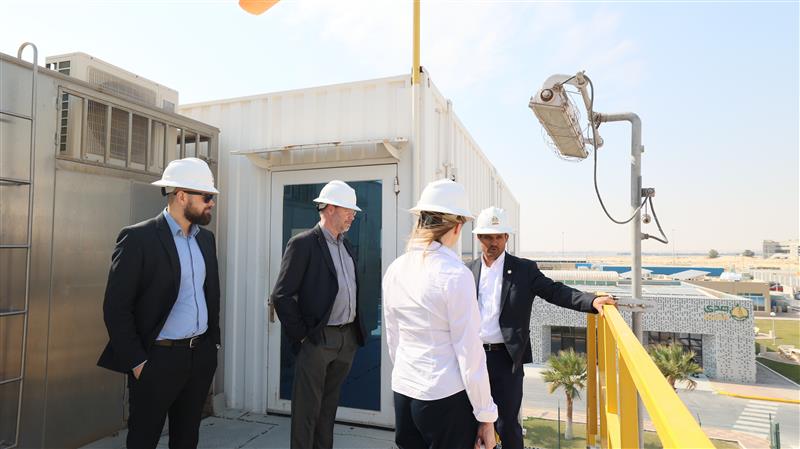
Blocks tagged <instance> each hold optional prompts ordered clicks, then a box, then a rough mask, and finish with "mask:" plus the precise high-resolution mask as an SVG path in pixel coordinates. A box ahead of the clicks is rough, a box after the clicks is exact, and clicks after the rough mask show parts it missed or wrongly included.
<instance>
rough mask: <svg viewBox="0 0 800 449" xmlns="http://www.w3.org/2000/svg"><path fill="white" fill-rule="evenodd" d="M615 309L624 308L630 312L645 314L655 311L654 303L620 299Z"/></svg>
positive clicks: (642, 300) (643, 300)
mask: <svg viewBox="0 0 800 449" xmlns="http://www.w3.org/2000/svg"><path fill="white" fill-rule="evenodd" d="M617 307H624V308H626V309H628V310H630V311H632V312H646V311H651V310H655V309H656V302H655V301H649V300H645V299H634V298H631V299H620V300H618V301H617Z"/></svg>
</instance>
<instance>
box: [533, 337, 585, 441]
mask: <svg viewBox="0 0 800 449" xmlns="http://www.w3.org/2000/svg"><path fill="white" fill-rule="evenodd" d="M547 365H548V366H549V368H548V369H547V370H545V371H544V372H543V373H542V378H543V379H544V381H545V382H548V383H549V384H550V385H549V389H550V394H552V393H553V392H554V391H556V390H557V389H558V388H563V389H564V394H566V396H567V429H566V431H565V432H564V439H566V440H571V439H572V400H573V399H575V398H578V399H580V398H581V390H583V388H584V386H586V357H584V355H583V354H578V353H576V352H575V351H574V350H573V349H572V348H570V349H568V350H566V351H559V352H558V354H556V355H551V356H550V358H549V359H548V360H547Z"/></svg>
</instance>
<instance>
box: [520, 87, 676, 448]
mask: <svg viewBox="0 0 800 449" xmlns="http://www.w3.org/2000/svg"><path fill="white" fill-rule="evenodd" d="M565 85H571V86H574V87H576V88H577V89H578V91H579V92H580V95H581V97H582V98H583V103H584V106H585V107H586V111H587V112H588V115H587V117H588V120H589V126H588V129H589V134H588V135H586V136H584V135H583V132H582V128H581V125H580V123H579V119H578V109H577V107H576V106H575V105H574V104H573V103H572V101H571V100H570V98H569V96H568V95H567V91H566V89H565ZM589 88H591V92H590V90H589ZM528 107H530V108H531V109H532V110H533V113H534V115H536V118H537V119H538V120H539V123H541V125H542V127H543V128H544V129H545V131H546V132H547V134H548V136H549V137H550V139H551V140H552V142H553V146H554V147H555V149H556V150H557V151H558V153H559V154H560V155H561V156H562V157H564V158H567V159H573V160H575V159H577V160H582V159H586V158H587V157H588V155H589V152H588V151H587V146H589V145H591V146H592V147H593V148H594V150H595V151H594V155H595V167H594V176H595V178H594V183H595V192H596V193H597V199H598V200H599V202H600V206H601V207H602V208H603V211H604V212H605V213H606V215H607V216H608V218H610V219H611V220H612V221H613V222H614V223H617V224H626V223H631V246H632V251H631V255H632V259H633V260H632V263H631V297H632V299H631V300H630V301H624V302H622V301H621V302H619V305H625V306H628V307H631V308H632V310H633V320H632V321H633V326H632V329H633V332H634V334H635V335H636V338H638V339H639V341H640V342H641V341H642V336H643V335H642V313H641V312H642V311H643V310H645V308H649V307H652V301H643V300H642V240H643V239H646V238H653V239H655V240H658V241H660V242H662V243H665V244H666V243H668V239H667V237H666V235H665V234H664V232H663V230H662V229H661V224H660V223H659V222H658V216H657V215H656V213H655V209H654V208H653V217H654V218H655V221H656V225H657V226H658V230H659V231H660V232H661V236H662V237H663V239H661V238H658V237H655V236H651V235H648V234H643V233H642V232H641V224H642V207H643V206H644V205H645V204H647V203H649V205H650V206H651V208H652V206H653V196H655V189H649V188H648V189H643V188H642V162H641V161H642V151H643V147H642V121H641V120H640V119H639V116H638V115H636V114H634V113H632V112H625V113H618V114H600V113H595V112H594V85H593V84H592V81H591V79H590V78H589V77H588V76H586V74H585V73H584V72H582V71H581V72H578V73H576V74H575V75H553V76H551V77H549V78H547V80H545V82H544V84H543V85H542V88H541V89H539V91H538V92H536V95H534V96H533V97H531V99H530V102H529V103H528ZM619 121H627V122H629V123H630V124H631V192H630V205H631V216H630V218H628V219H627V220H624V221H620V220H616V219H614V218H613V217H612V216H611V215H610V214H609V212H608V210H607V209H606V207H605V205H604V204H603V199H602V198H601V196H600V190H599V188H598V187H597V150H598V149H599V148H600V147H601V146H602V145H603V139H602V138H601V137H600V134H599V132H598V130H597V127H598V126H599V125H600V124H601V123H605V122H619ZM642 198H644V200H642ZM648 222H649V220H648ZM642 417H643V408H642V401H641V398H639V399H638V428H639V444H640V447H641V445H642V443H643V439H642V436H643V435H642Z"/></svg>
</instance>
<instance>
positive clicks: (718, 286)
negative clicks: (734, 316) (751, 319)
mask: <svg viewBox="0 0 800 449" xmlns="http://www.w3.org/2000/svg"><path fill="white" fill-rule="evenodd" d="M687 282H688V283H689V284H693V285H697V286H698V287H705V288H710V289H713V290H716V291H718V292H723V293H730V294H731V295H736V296H741V297H743V298H747V299H750V300H752V301H753V311H754V312H769V311H770V310H772V301H771V300H770V293H769V283H767V282H764V281H732V280H730V281H726V280H718V279H714V280H700V279H697V280H689V281H687Z"/></svg>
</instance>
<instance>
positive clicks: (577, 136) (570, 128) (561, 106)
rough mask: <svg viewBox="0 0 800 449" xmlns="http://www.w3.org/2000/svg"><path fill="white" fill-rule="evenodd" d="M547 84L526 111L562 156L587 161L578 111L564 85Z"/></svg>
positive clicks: (533, 98)
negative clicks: (537, 122)
mask: <svg viewBox="0 0 800 449" xmlns="http://www.w3.org/2000/svg"><path fill="white" fill-rule="evenodd" d="M548 81H549V80H548ZM548 84H549V83H547V82H546V83H545V87H543V88H542V89H540V90H539V91H538V92H537V93H536V95H534V96H533V97H531V100H530V102H529V103H528V107H530V108H531V109H532V110H533V113H534V114H535V115H536V118H537V119H538V120H539V123H541V124H542V126H543V127H544V129H545V131H546V132H547V134H548V136H550V138H551V139H552V140H553V144H554V145H555V147H556V149H557V150H558V152H559V153H560V154H561V155H562V156H564V157H568V158H577V159H586V157H587V156H588V155H589V153H588V152H587V151H586V141H585V139H584V137H583V133H582V132H581V126H580V123H579V121H578V120H579V119H578V109H577V108H576V107H575V105H574V104H573V103H572V101H570V99H569V97H568V96H567V92H566V91H565V90H564V86H563V84H560V83H558V84H550V85H548Z"/></svg>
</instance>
